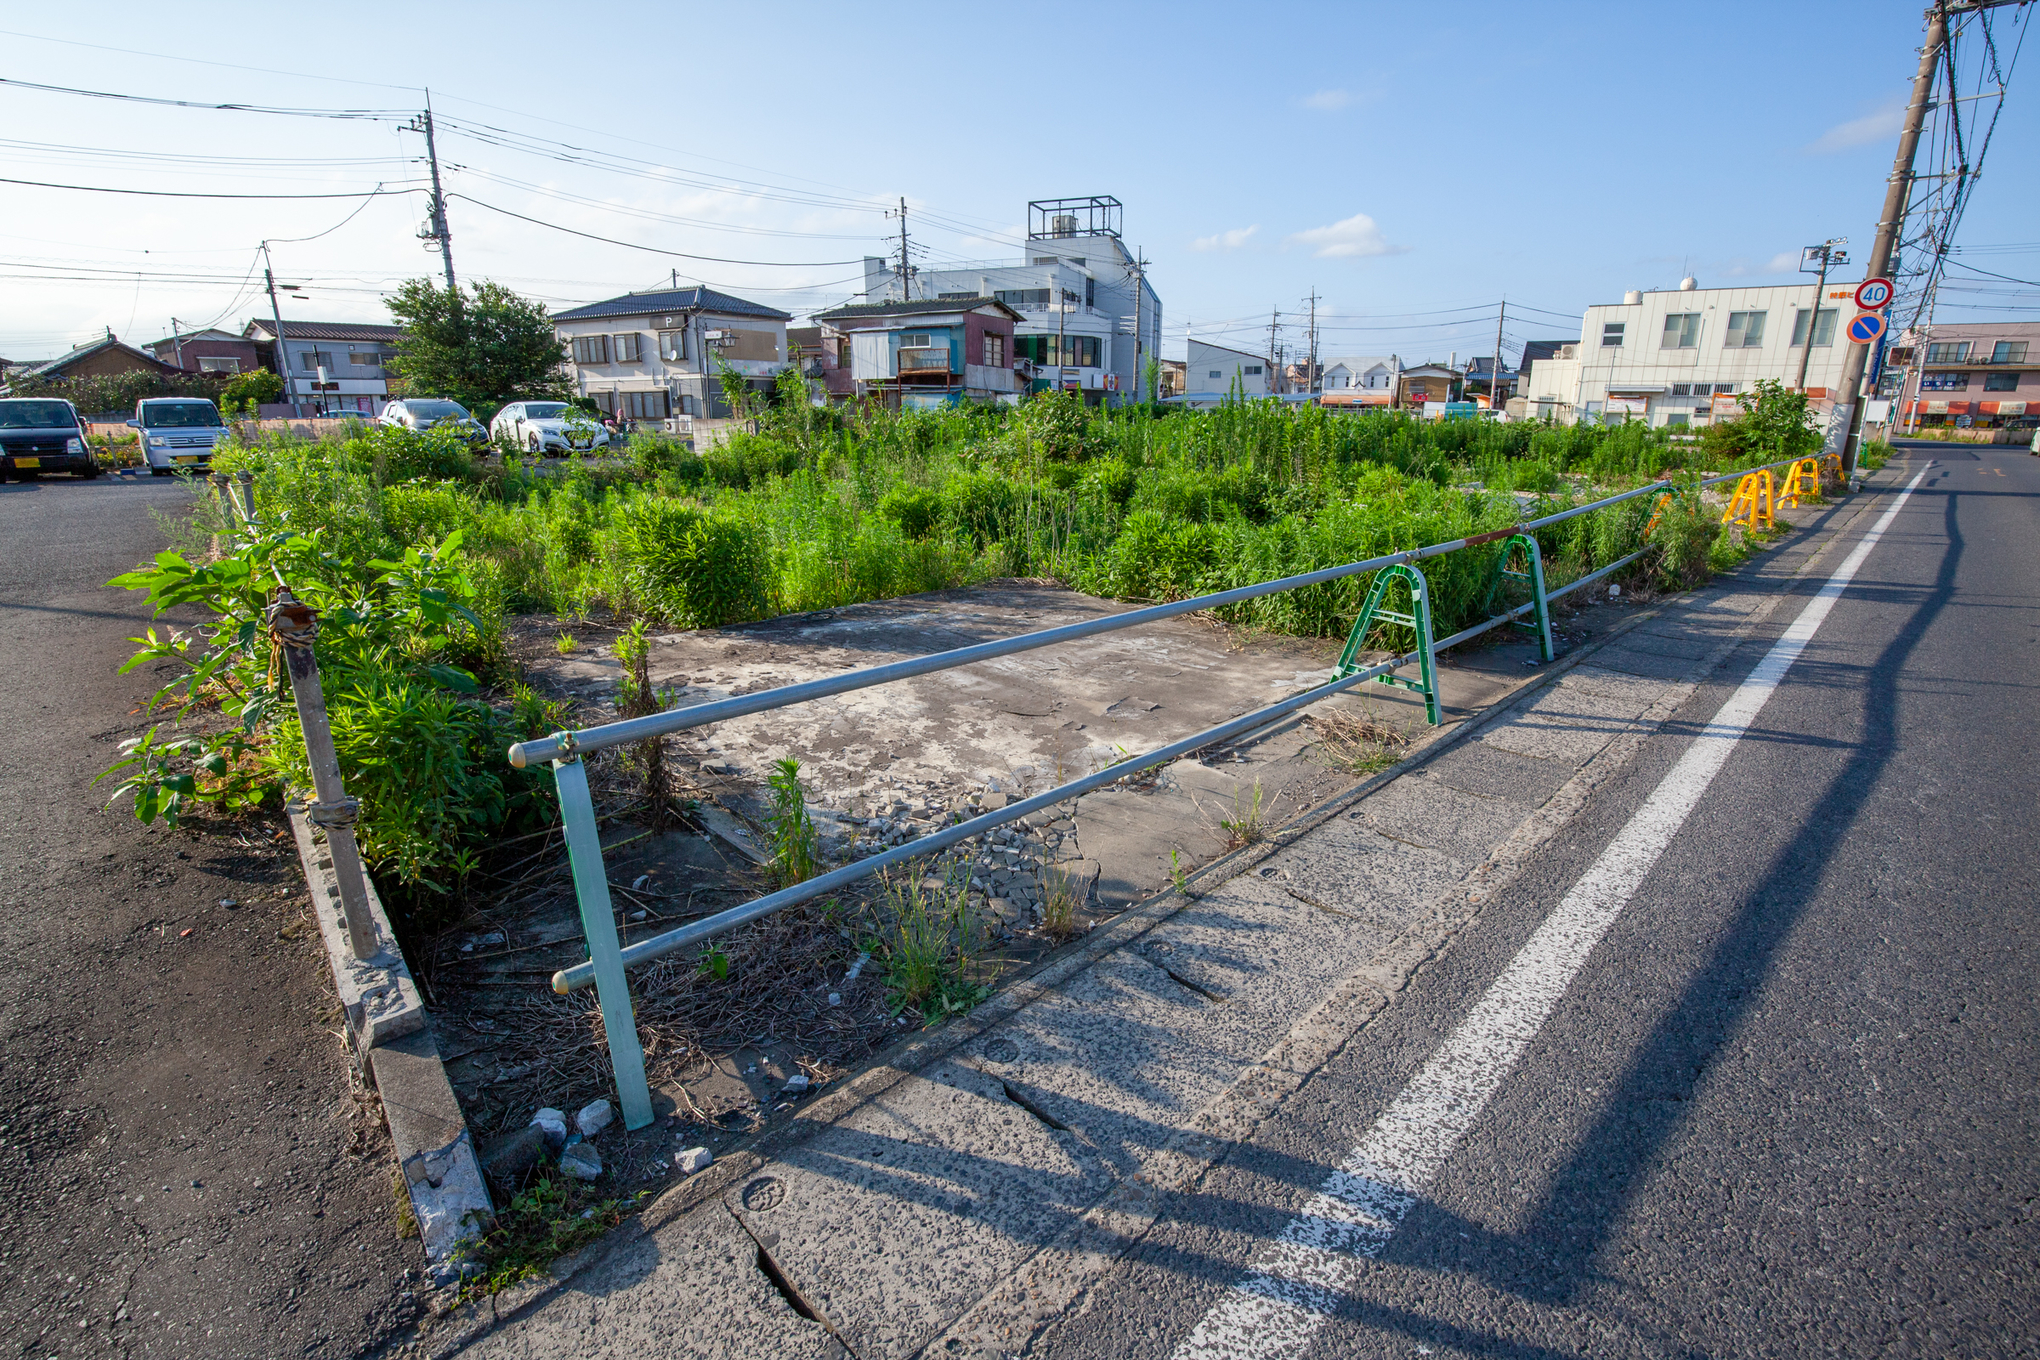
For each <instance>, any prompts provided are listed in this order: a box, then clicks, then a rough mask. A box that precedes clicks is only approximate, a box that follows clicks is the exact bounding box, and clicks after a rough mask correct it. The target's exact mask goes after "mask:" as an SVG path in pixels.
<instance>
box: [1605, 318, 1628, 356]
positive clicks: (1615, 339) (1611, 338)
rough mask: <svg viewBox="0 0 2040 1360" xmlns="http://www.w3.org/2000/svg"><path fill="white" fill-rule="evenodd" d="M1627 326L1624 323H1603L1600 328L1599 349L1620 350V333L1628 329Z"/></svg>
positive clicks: (1626, 323)
mask: <svg viewBox="0 0 2040 1360" xmlns="http://www.w3.org/2000/svg"><path fill="white" fill-rule="evenodd" d="M1628 325H1629V323H1628V322H1626V321H1609V322H1605V323H1603V325H1602V326H1601V348H1602V349H1620V348H1621V347H1622V332H1623V331H1624V330H1625V329H1626V328H1627V327H1628Z"/></svg>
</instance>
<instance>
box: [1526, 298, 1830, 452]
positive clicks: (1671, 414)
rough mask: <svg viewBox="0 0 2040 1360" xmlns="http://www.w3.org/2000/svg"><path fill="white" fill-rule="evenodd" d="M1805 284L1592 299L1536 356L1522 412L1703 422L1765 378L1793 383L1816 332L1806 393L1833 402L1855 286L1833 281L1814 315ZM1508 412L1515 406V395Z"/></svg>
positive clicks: (1826, 404) (1822, 404)
mask: <svg viewBox="0 0 2040 1360" xmlns="http://www.w3.org/2000/svg"><path fill="white" fill-rule="evenodd" d="M1814 289H1815V285H1813V284H1812V283H1801V284H1783V285H1771V286H1765V287H1748V288H1700V287H1697V286H1695V285H1694V282H1693V280H1692V279H1686V280H1683V281H1682V282H1681V283H1680V285H1679V287H1678V288H1677V289H1676V290H1671V289H1666V290H1655V291H1651V292H1631V293H1629V294H1627V295H1626V296H1625V297H1624V298H1623V300H1622V301H1621V302H1619V303H1605V304H1601V305H1599V306H1594V307H1589V308H1587V314H1586V317H1585V319H1584V320H1583V322H1582V324H1581V327H1580V338H1579V340H1578V342H1577V343H1575V344H1571V345H1567V346H1565V347H1563V348H1561V349H1560V350H1559V351H1558V352H1557V353H1556V354H1555V355H1553V356H1552V357H1550V358H1540V359H1539V360H1538V361H1537V362H1536V364H1535V366H1534V367H1533V368H1532V369H1531V371H1530V376H1529V379H1528V381H1527V383H1526V385H1525V390H1524V392H1523V397H1524V403H1523V407H1522V410H1523V412H1524V414H1526V415H1530V416H1534V417H1543V416H1549V417H1552V418H1555V419H1557V420H1560V421H1563V422H1565V423H1566V424H1571V423H1572V422H1574V421H1576V420H1584V419H1589V418H1592V419H1615V420H1624V419H1628V420H1647V421H1649V422H1650V423H1651V424H1652V425H1687V424H1695V423H1705V422H1706V421H1708V420H1709V419H1711V418H1712V417H1713V416H1715V415H1717V414H1736V413H1738V408H1737V406H1736V405H1735V396H1736V394H1738V393H1744V392H1748V391H1750V390H1751V389H1752V388H1753V387H1754V386H1755V384H1756V383H1757V381H1758V380H1759V379H1762V378H1771V379H1775V380H1777V381H1779V382H1782V383H1784V384H1785V385H1786V386H1787V387H1797V386H1799V365H1800V360H1801V358H1802V356H1804V355H1805V354H1806V353H1807V349H1806V342H1807V339H1808V332H1809V331H1811V333H1812V334H1811V339H1812V341H1813V349H1812V358H1811V359H1810V360H1808V361H1807V369H1806V390H1807V395H1808V396H1809V397H1811V398H1813V399H1814V402H1815V405H1816V406H1817V407H1818V408H1821V409H1823V410H1824V411H1831V409H1832V408H1833V406H1834V405H1835V401H1834V398H1835V393H1836V389H1837V387H1838V386H1839V385H1840V382H1841V378H1842V366H1843V364H1844V362H1845V361H1846V360H1847V358H1848V347H1849V343H1850V342H1849V340H1848V338H1847V337H1846V336H1845V335H1844V334H1843V329H1842V328H1843V326H1844V325H1845V324H1846V320H1845V318H1847V317H1853V316H1854V315H1855V306H1854V304H1853V303H1852V302H1851V301H1850V299H1851V297H1852V295H1853V293H1854V291H1855V285H1854V284H1849V285H1847V286H1839V285H1836V284H1833V283H1830V284H1829V285H1828V288H1827V291H1826V295H1825V296H1824V297H1823V298H1822V299H1821V301H1820V306H1819V317H1818V320H1812V319H1811V317H1812V313H1813V311H1814V306H1813V304H1814ZM1510 409H1511V410H1515V409H1517V408H1516V406H1515V404H1514V403H1511V406H1510Z"/></svg>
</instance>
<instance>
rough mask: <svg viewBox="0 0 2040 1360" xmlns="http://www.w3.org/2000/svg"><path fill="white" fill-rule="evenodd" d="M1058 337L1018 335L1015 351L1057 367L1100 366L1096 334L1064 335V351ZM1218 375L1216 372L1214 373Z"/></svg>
mask: <svg viewBox="0 0 2040 1360" xmlns="http://www.w3.org/2000/svg"><path fill="white" fill-rule="evenodd" d="M1055 342H1056V337H1055V336H1053V335H1016V336H1014V337H1013V353H1014V354H1016V355H1018V356H1019V357H1020V358H1022V359H1031V360H1033V361H1034V362H1035V363H1037V364H1042V365H1054V366H1056V367H1072V368H1096V367H1098V354H1099V342H1098V337H1097V336H1095V335H1066V336H1064V337H1062V343H1063V347H1062V351H1061V353H1060V354H1058V353H1057V351H1056V343H1055ZM1212 376H1213V377H1216V376H1217V375H1216V374H1213V375H1212Z"/></svg>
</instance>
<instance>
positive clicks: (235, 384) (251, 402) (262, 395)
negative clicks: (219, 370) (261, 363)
mask: <svg viewBox="0 0 2040 1360" xmlns="http://www.w3.org/2000/svg"><path fill="white" fill-rule="evenodd" d="M282 400H283V379H282V378H280V377H278V376H277V375H276V374H275V373H273V372H271V371H270V370H269V369H266V368H257V369H253V370H251V371H249V372H247V373H236V374H235V375H234V376H233V377H231V378H229V379H227V385H226V386H225V387H224V388H222V389H221V390H220V406H221V408H222V409H224V410H228V411H241V410H248V409H250V408H252V407H255V406H258V405H260V404H262V403H264V402H275V401H282Z"/></svg>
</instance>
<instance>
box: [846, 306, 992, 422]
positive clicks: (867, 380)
mask: <svg viewBox="0 0 2040 1360" xmlns="http://www.w3.org/2000/svg"><path fill="white" fill-rule="evenodd" d="M814 320H815V321H816V323H817V324H818V325H819V326H820V329H821V336H820V344H819V347H818V348H819V350H820V351H821V352H823V353H825V354H826V353H827V352H829V351H833V356H832V357H833V358H834V362H833V363H830V362H828V360H827V359H826V358H825V359H824V360H823V362H822V376H823V378H824V380H825V381H827V382H828V383H829V391H830V395H831V396H833V397H848V396H854V397H859V398H866V397H876V398H878V399H879V400H881V401H883V402H884V403H885V404H886V405H887V406H888V407H891V408H893V409H895V410H900V409H905V410H916V409H927V408H930V407H935V406H944V405H954V404H956V403H958V402H964V401H976V402H993V401H1003V402H1013V401H1017V400H1019V391H1020V384H1019V382H1018V381H1017V380H1016V378H1015V376H1014V364H1015V345H1014V328H1015V327H1016V326H1017V325H1018V324H1019V322H1020V313H1019V312H1018V311H1016V310H1014V309H1013V308H1012V307H1010V306H1008V305H1007V304H1005V303H1003V302H1000V301H999V300H998V299H997V298H987V297H966V298H957V299H953V300H952V299H937V298H922V299H917V300H915V301H912V302H877V303H858V304H854V305H852V306H848V307H836V308H832V309H831V310H829V311H826V312H817V313H815V316H814ZM846 359H847V361H848V362H847V363H846V362H845V360H846Z"/></svg>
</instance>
